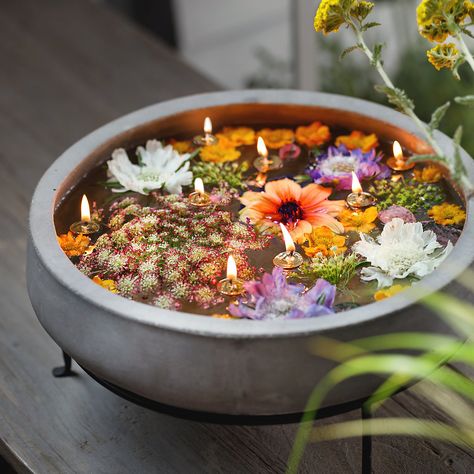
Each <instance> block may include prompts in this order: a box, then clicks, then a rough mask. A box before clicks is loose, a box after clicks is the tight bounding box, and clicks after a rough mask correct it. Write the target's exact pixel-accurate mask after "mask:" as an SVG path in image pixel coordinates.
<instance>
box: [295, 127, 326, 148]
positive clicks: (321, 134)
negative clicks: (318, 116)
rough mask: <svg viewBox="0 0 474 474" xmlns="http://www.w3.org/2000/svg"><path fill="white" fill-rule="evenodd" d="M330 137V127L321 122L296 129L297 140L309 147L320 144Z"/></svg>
mask: <svg viewBox="0 0 474 474" xmlns="http://www.w3.org/2000/svg"><path fill="white" fill-rule="evenodd" d="M330 139H331V132H330V131H329V127H328V126H327V125H324V124H322V123H321V122H313V123H312V124H310V125H308V126H301V127H298V128H297V129H296V141H297V142H298V143H300V144H301V145H306V146H307V147H309V148H313V147H315V146H320V145H322V144H324V143H326V142H327V141H329V140H330Z"/></svg>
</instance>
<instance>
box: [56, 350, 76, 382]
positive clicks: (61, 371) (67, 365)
mask: <svg viewBox="0 0 474 474" xmlns="http://www.w3.org/2000/svg"><path fill="white" fill-rule="evenodd" d="M62 352H63V359H64V365H63V366H61V367H55V368H54V369H53V376H54V377H71V376H73V375H77V374H76V372H74V371H73V370H71V365H72V359H71V356H70V355H69V354H66V353H65V352H64V351H62Z"/></svg>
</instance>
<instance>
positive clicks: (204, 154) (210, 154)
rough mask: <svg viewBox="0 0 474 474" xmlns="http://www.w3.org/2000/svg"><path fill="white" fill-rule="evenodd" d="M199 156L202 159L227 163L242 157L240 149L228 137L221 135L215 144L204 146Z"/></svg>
mask: <svg viewBox="0 0 474 474" xmlns="http://www.w3.org/2000/svg"><path fill="white" fill-rule="evenodd" d="M199 156H200V157H201V160H202V161H209V162H211V163H225V162H227V161H235V160H238V159H239V158H240V151H239V150H237V149H236V148H235V147H234V146H233V145H232V142H231V141H230V140H228V139H227V138H226V137H221V138H220V139H219V141H218V142H217V143H216V144H215V145H209V146H205V147H203V148H202V150H201V152H200V154H199Z"/></svg>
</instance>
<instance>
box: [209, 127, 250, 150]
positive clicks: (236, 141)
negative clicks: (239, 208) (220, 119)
mask: <svg viewBox="0 0 474 474" xmlns="http://www.w3.org/2000/svg"><path fill="white" fill-rule="evenodd" d="M217 138H220V139H222V138H226V139H227V140H228V142H229V143H231V144H232V146H234V147H236V146H241V145H253V144H254V143H255V141H256V138H255V130H253V129H252V128H250V127H224V128H223V130H222V132H220V133H218V134H217Z"/></svg>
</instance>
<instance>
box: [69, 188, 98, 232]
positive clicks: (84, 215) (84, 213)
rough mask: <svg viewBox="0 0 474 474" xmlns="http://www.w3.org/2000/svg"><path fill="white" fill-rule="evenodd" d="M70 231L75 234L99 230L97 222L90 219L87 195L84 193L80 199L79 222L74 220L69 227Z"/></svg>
mask: <svg viewBox="0 0 474 474" xmlns="http://www.w3.org/2000/svg"><path fill="white" fill-rule="evenodd" d="M69 230H70V231H71V232H74V233H75V234H83V235H88V234H94V233H95V232H97V231H98V230H99V224H97V222H93V221H91V210H90V206H89V201H88V200H87V196H86V195H85V194H84V195H83V196H82V200H81V220H80V221H79V222H74V223H73V224H71V226H70V227H69Z"/></svg>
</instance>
